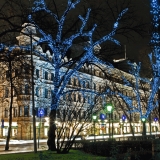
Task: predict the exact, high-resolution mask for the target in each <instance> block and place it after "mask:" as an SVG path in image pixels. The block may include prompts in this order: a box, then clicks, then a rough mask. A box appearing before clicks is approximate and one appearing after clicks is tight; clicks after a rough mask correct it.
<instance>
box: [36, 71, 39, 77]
mask: <svg viewBox="0 0 160 160" xmlns="http://www.w3.org/2000/svg"><path fill="white" fill-rule="evenodd" d="M36 76H37V78H39V70H38V69H36Z"/></svg>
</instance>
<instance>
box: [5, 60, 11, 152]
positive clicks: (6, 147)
mask: <svg viewBox="0 0 160 160" xmlns="http://www.w3.org/2000/svg"><path fill="white" fill-rule="evenodd" d="M9 78H10V85H11V102H10V107H9V127H8V135H7V139H6V146H5V150H6V151H7V150H9V141H10V136H11V129H12V104H13V82H12V64H11V61H9Z"/></svg>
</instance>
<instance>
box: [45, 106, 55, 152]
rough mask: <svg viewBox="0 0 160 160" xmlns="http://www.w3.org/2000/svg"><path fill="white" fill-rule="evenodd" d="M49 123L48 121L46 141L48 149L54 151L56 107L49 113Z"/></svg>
mask: <svg viewBox="0 0 160 160" xmlns="http://www.w3.org/2000/svg"><path fill="white" fill-rule="evenodd" d="M49 118H50V123H49V131H48V141H47V145H48V150H51V151H56V150H57V149H56V143H55V140H56V124H55V120H56V109H53V110H51V112H50V115H49Z"/></svg>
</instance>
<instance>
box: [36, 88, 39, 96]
mask: <svg viewBox="0 0 160 160" xmlns="http://www.w3.org/2000/svg"><path fill="white" fill-rule="evenodd" d="M36 96H37V97H39V87H36Z"/></svg>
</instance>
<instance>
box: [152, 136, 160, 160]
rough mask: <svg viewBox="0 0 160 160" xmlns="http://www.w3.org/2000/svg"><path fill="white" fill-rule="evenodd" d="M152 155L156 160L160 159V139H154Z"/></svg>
mask: <svg viewBox="0 0 160 160" xmlns="http://www.w3.org/2000/svg"><path fill="white" fill-rule="evenodd" d="M152 157H153V158H154V160H160V139H154V140H153V141H152Z"/></svg>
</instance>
